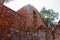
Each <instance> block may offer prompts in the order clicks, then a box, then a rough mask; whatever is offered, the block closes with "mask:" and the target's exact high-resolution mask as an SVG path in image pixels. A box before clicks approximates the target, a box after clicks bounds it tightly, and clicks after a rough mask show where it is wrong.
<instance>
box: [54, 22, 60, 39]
mask: <svg viewBox="0 0 60 40" xmlns="http://www.w3.org/2000/svg"><path fill="white" fill-rule="evenodd" d="M53 34H54V40H60V21H59V22H58V24H57V25H56V26H55V27H54V30H53Z"/></svg>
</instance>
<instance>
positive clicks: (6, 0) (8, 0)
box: [5, 0, 13, 3]
mask: <svg viewBox="0 0 60 40" xmlns="http://www.w3.org/2000/svg"><path fill="white" fill-rule="evenodd" d="M10 1H13V0H5V2H6V3H8V2H10Z"/></svg>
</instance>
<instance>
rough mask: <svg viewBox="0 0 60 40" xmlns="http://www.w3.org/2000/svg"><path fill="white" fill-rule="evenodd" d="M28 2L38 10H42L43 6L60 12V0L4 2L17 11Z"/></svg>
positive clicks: (16, 0)
mask: <svg viewBox="0 0 60 40" xmlns="http://www.w3.org/2000/svg"><path fill="white" fill-rule="evenodd" d="M28 4H31V5H32V6H34V7H35V8H36V9H37V10H38V11H40V10H41V9H42V8H43V7H46V8H47V9H53V10H54V11H55V12H59V13H60V0H14V1H10V2H9V3H4V5H6V6H7V7H9V8H11V9H13V10H15V11H17V10H19V9H21V8H22V7H23V6H25V5H28ZM59 15H60V14H59ZM59 19H60V17H59Z"/></svg>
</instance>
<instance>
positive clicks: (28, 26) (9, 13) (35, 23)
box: [0, 5, 60, 40]
mask: <svg viewBox="0 0 60 40" xmlns="http://www.w3.org/2000/svg"><path fill="white" fill-rule="evenodd" d="M0 40H60V22H59V23H58V25H56V26H55V27H54V29H53V30H52V29H50V28H48V27H47V26H46V25H45V24H44V22H43V19H42V18H41V17H40V15H39V13H38V11H37V10H36V9H35V8H34V7H33V6H31V5H27V6H25V7H23V8H22V9H20V10H18V12H15V11H13V10H11V9H10V8H8V7H6V6H4V5H3V6H1V8H0Z"/></svg>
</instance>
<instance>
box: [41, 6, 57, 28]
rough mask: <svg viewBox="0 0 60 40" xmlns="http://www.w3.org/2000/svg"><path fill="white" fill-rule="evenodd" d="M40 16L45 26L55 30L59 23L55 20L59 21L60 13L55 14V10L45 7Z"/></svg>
mask: <svg viewBox="0 0 60 40" xmlns="http://www.w3.org/2000/svg"><path fill="white" fill-rule="evenodd" d="M40 15H41V17H42V18H43V20H44V22H45V24H46V25H47V26H48V27H50V28H53V27H54V25H55V24H56V23H57V22H55V20H56V19H58V12H54V11H53V9H48V10H47V9H46V8H45V7H43V8H42V10H41V11H40Z"/></svg>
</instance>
